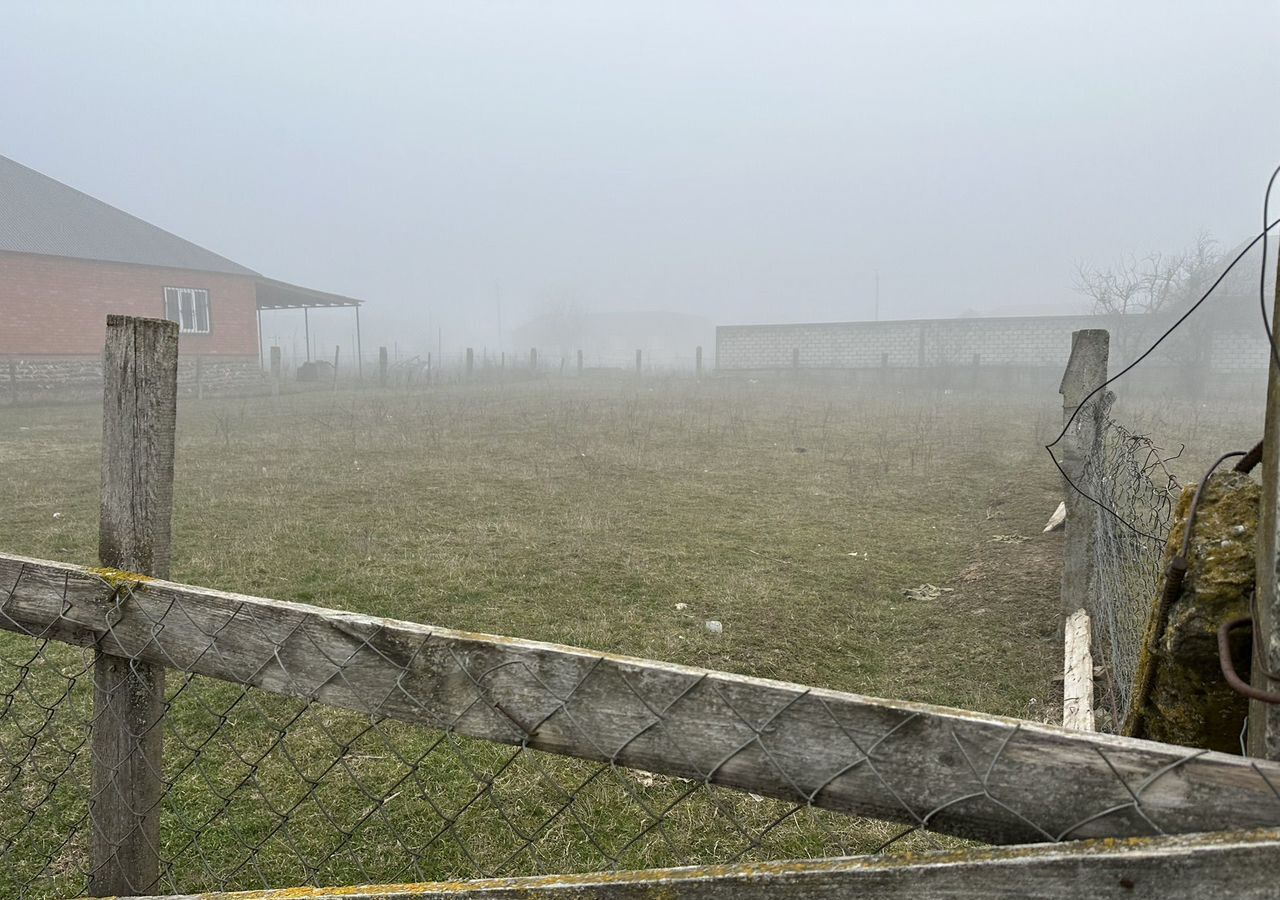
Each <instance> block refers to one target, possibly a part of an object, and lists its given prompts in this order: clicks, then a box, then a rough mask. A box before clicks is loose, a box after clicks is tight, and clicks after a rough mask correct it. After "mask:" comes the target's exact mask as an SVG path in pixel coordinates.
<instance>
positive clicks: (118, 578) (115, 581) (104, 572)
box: [85, 567, 154, 591]
mask: <svg viewBox="0 0 1280 900" xmlns="http://www.w3.org/2000/svg"><path fill="white" fill-rule="evenodd" d="M85 571H87V572H88V573H89V574H90V575H94V576H97V577H98V578H101V579H102V580H103V581H105V582H106V583H107V585H108V586H109V587H111V589H112V590H115V591H133V590H136V589H137V588H139V587H141V586H142V585H144V584H146V583H147V582H148V581H152V580H154V579H152V578H150V577H149V576H147V575H141V574H139V573H137V572H126V571H124V570H123V569H111V568H106V567H102V568H96V569H86V570H85Z"/></svg>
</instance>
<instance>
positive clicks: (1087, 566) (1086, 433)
mask: <svg viewBox="0 0 1280 900" xmlns="http://www.w3.org/2000/svg"><path fill="white" fill-rule="evenodd" d="M1110 341H1111V336H1110V335H1109V334H1108V333H1107V331H1106V329H1103V328H1087V329H1083V330H1081V331H1076V332H1073V333H1072V335H1071V358H1070V359H1069V360H1068V361H1067V370H1066V372H1065V373H1064V374H1063V376H1062V385H1061V386H1060V387H1059V388H1058V393H1060V394H1062V422H1063V425H1064V427H1065V426H1066V425H1067V423H1070V428H1068V429H1067V433H1066V434H1065V435H1064V436H1063V439H1062V445H1063V446H1062V459H1061V461H1060V462H1061V465H1062V470H1063V472H1065V473H1066V479H1065V480H1064V482H1063V491H1064V494H1063V502H1064V503H1065V505H1066V509H1067V522H1066V538H1065V542H1064V546H1063V551H1062V588H1061V595H1062V607H1061V614H1060V616H1059V619H1058V633H1059V635H1061V634H1062V631H1063V627H1064V624H1065V622H1066V620H1067V617H1068V616H1070V615H1071V614H1072V613H1074V612H1075V611H1076V610H1078V609H1084V610H1086V611H1088V612H1090V613H1091V614H1092V612H1093V605H1092V604H1091V603H1090V602H1089V591H1090V588H1091V585H1092V583H1093V574H1094V562H1093V540H1094V531H1095V526H1096V522H1097V510H1096V508H1095V507H1094V505H1093V503H1091V502H1090V501H1089V499H1088V498H1087V497H1084V496H1083V495H1081V493H1080V492H1079V491H1078V490H1076V489H1075V488H1074V487H1073V486H1072V485H1073V484H1079V483H1080V479H1081V477H1082V476H1083V474H1084V468H1085V461H1086V460H1087V459H1088V456H1089V454H1090V453H1091V452H1092V451H1093V450H1094V449H1095V446H1096V442H1097V441H1098V440H1100V439H1101V430H1100V427H1099V426H1100V422H1099V416H1100V415H1101V412H1102V409H1103V406H1104V404H1105V402H1106V400H1105V398H1104V397H1103V396H1101V395H1099V396H1097V397H1095V398H1094V399H1093V400H1092V401H1090V402H1091V408H1089V409H1083V410H1080V413H1079V415H1077V414H1076V411H1077V410H1078V409H1080V406H1081V404H1083V403H1084V401H1085V397H1087V396H1088V395H1089V393H1090V391H1092V390H1093V389H1094V388H1096V387H1097V386H1098V385H1100V384H1102V383H1103V382H1104V381H1106V380H1107V356H1108V352H1109V346H1110ZM1073 416H1074V418H1073Z"/></svg>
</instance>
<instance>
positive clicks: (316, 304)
mask: <svg viewBox="0 0 1280 900" xmlns="http://www.w3.org/2000/svg"><path fill="white" fill-rule="evenodd" d="M257 285H258V309H317V308H324V307H339V306H360V304H362V303H363V302H364V301H363V300H356V299H355V298H353V297H344V296H342V295H341V294H330V293H326V292H325V291H316V290H312V289H311V288H304V287H299V286H298V285H296V284H289V283H288V282H285V281H276V280H275V279H274V278H259V279H258V280H257Z"/></svg>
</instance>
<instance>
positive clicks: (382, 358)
mask: <svg viewBox="0 0 1280 900" xmlns="http://www.w3.org/2000/svg"><path fill="white" fill-rule="evenodd" d="M386 386H387V348H386V347H379V348H378V387H386Z"/></svg>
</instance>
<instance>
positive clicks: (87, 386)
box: [0, 355, 269, 402]
mask: <svg viewBox="0 0 1280 900" xmlns="http://www.w3.org/2000/svg"><path fill="white" fill-rule="evenodd" d="M197 359H198V360H199V361H198V362H197ZM197 368H198V369H199V384H200V385H201V386H202V388H203V392H204V394H205V395H206V396H217V395H230V394H240V393H244V394H248V393H257V392H260V391H265V390H267V389H268V388H269V382H268V378H267V375H266V373H264V372H263V371H262V370H261V369H260V368H259V366H258V360H257V358H256V357H243V356H201V357H196V356H194V355H182V356H179V357H178V393H179V394H180V395H191V394H195V393H196V388H197ZM15 392H16V395H15ZM101 392H102V360H101V359H96V358H93V357H84V356H81V357H65V358H60V359H59V358H48V357H44V358H31V359H23V358H17V357H14V358H10V359H0V399H3V400H5V401H13V400H14V399H16V400H17V401H19V402H39V401H41V400H46V399H47V400H75V399H88V398H91V397H93V396H96V395H99V394H101Z"/></svg>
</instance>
